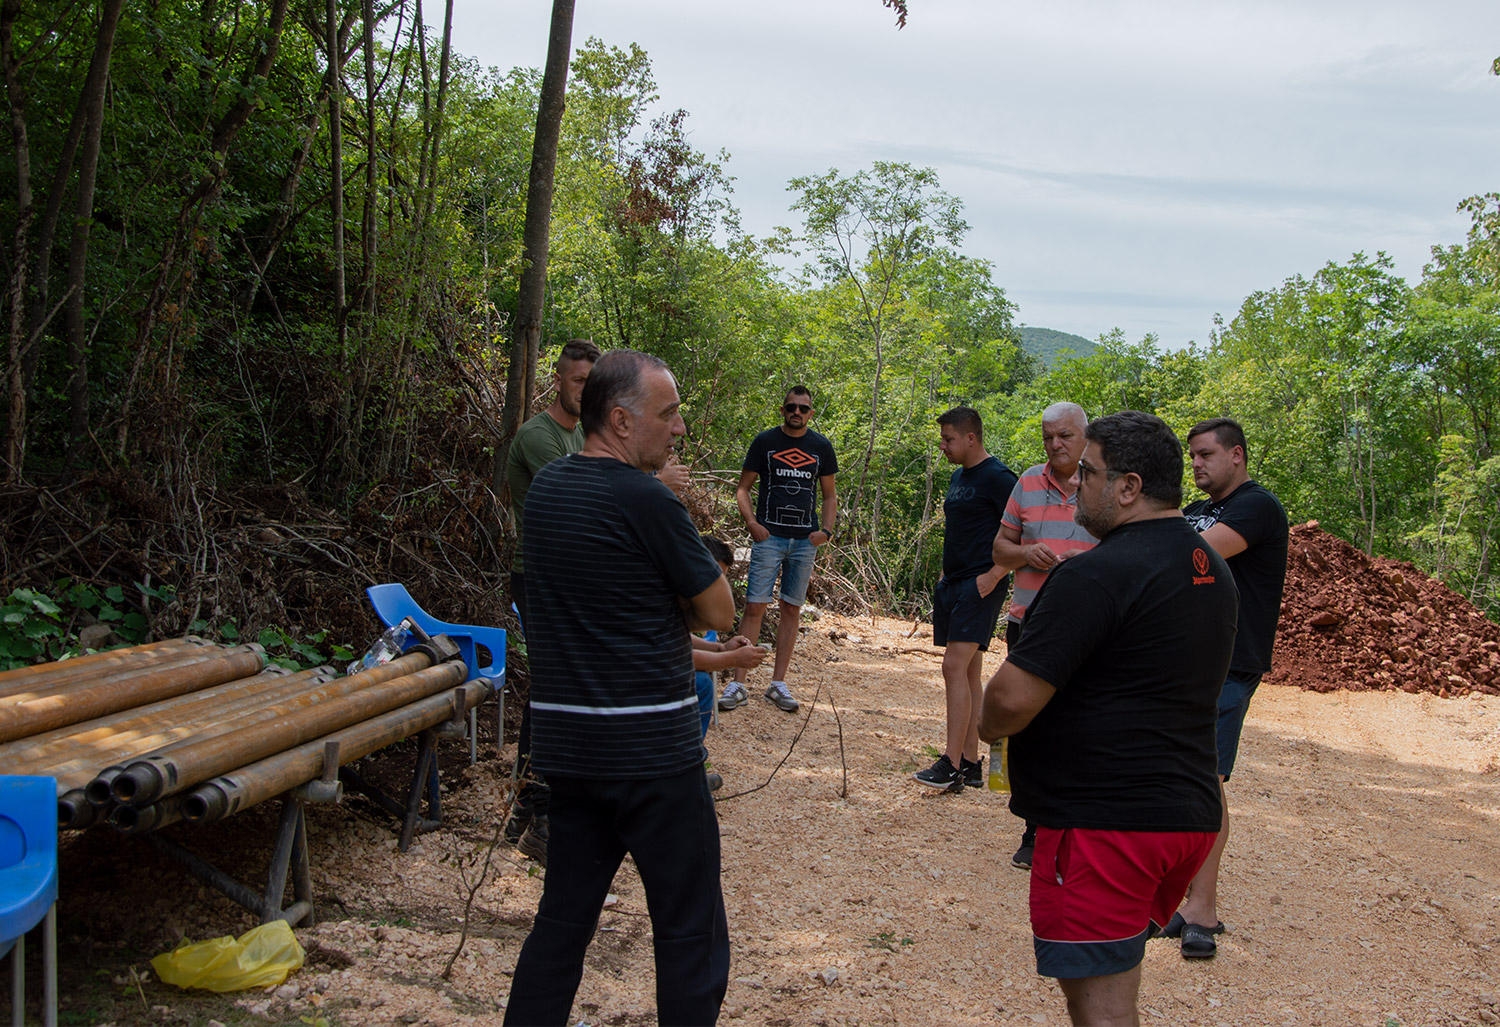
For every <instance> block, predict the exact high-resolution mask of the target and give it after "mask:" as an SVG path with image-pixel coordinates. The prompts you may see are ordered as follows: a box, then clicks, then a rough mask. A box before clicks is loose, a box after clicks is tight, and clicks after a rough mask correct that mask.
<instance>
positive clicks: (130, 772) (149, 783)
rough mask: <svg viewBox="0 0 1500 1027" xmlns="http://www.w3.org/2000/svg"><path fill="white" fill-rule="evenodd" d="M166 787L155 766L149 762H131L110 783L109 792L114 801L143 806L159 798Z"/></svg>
mask: <svg viewBox="0 0 1500 1027" xmlns="http://www.w3.org/2000/svg"><path fill="white" fill-rule="evenodd" d="M166 787H167V781H166V778H165V777H163V776H162V773H161V771H160V770H157V769H156V767H154V766H152V765H151V764H150V763H144V762H142V763H132V764H130V766H128V767H126V768H125V769H124V770H122V771H121V772H120V774H119V776H118V777H116V778H115V779H114V781H112V782H111V783H110V793H111V794H112V795H113V796H114V797H115V801H116V802H123V803H126V804H129V805H133V806H144V805H145V804H146V803H148V802H155V801H156V800H157V799H158V798H160V797H161V793H162V792H163V791H164V790H165V789H166Z"/></svg>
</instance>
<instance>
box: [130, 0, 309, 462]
mask: <svg viewBox="0 0 1500 1027" xmlns="http://www.w3.org/2000/svg"><path fill="white" fill-rule="evenodd" d="M289 2H290V0H274V3H273V6H272V8H271V11H270V15H269V17H268V19H267V26H266V38H265V39H264V40H263V41H262V42H261V43H260V44H259V45H258V46H256V47H254V48H253V49H252V51H251V52H252V54H253V60H252V62H251V64H250V66H249V67H248V68H246V69H245V74H244V79H243V82H242V85H243V86H244V87H245V90H246V91H248V90H249V88H250V87H251V86H253V85H254V84H255V83H256V82H257V81H261V80H264V79H265V78H266V77H268V76H269V75H270V74H271V69H272V68H273V67H274V66H275V64H276V53H277V50H278V49H279V48H280V45H281V32H282V29H283V27H284V26H285V25H286V10H287V4H288V3H289ZM254 110H255V104H254V103H253V102H251V101H250V100H249V99H247V98H245V97H244V96H242V97H241V98H240V99H239V100H237V101H236V102H235V103H234V104H233V105H231V106H230V108H229V110H228V111H226V112H225V113H224V116H223V117H221V118H220V119H219V121H218V123H217V124H216V125H215V126H214V133H213V137H212V142H211V145H212V147H213V151H212V153H211V154H210V155H209V158H210V159H209V161H208V166H207V169H206V170H205V171H204V172H203V174H202V175H201V176H200V177H199V179H198V182H197V184H196V185H195V186H194V187H193V189H192V190H191V191H190V192H189V193H188V194H187V195H186V196H184V197H183V199H182V204H181V205H180V207H179V208H178V212H177V228H176V231H174V232H173V234H172V236H171V237H170V238H168V239H167V242H166V244H165V245H164V246H163V247H162V257H161V260H160V262H159V263H158V265H157V271H156V279H155V281H154V282H152V284H151V288H150V289H149V290H148V292H147V294H146V302H145V305H144V306H143V307H142V308H141V310H140V313H139V314H138V315H137V316H136V326H135V339H134V346H135V357H134V358H133V359H132V361H131V365H130V378H129V381H128V382H127V383H126V386H125V391H124V398H123V399H122V400H121V404H120V430H119V433H118V435H117V436H116V439H115V447H116V449H117V450H118V451H119V452H120V453H122V454H123V453H124V452H125V444H126V441H127V440H128V438H129V435H130V409H131V404H132V401H133V400H134V397H135V383H136V379H137V378H138V377H139V375H140V372H141V367H142V365H143V364H144V363H145V359H146V353H147V351H148V350H149V349H150V345H151V332H152V329H153V328H154V327H155V326H156V315H157V314H158V313H159V312H160V310H161V307H162V304H163V303H164V302H165V301H166V297H167V293H168V290H169V288H170V286H171V282H172V279H173V277H174V276H175V275H176V274H177V257H178V254H179V253H181V252H183V251H184V250H185V249H188V248H189V243H190V241H191V239H192V236H193V232H194V231H195V230H196V229H197V226H198V223H199V222H200V221H201V220H202V218H203V212H204V211H205V210H207V209H208V207H209V205H210V204H212V203H213V202H214V200H216V199H217V198H218V196H219V193H220V192H222V191H223V188H224V177H225V175H226V174H227V169H226V166H225V156H226V155H227V154H228V152H229V148H230V147H231V146H232V145H234V141H235V139H236V138H238V136H239V134H240V130H241V129H243V128H244V127H245V122H247V121H249V120H250V115H251V114H252V113H253V112H254ZM168 377H170V369H169V370H168Z"/></svg>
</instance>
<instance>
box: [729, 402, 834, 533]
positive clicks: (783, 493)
mask: <svg viewBox="0 0 1500 1027" xmlns="http://www.w3.org/2000/svg"><path fill="white" fill-rule="evenodd" d="M838 469H839V461H838V458H837V457H836V456H834V455H833V443H831V442H829V441H828V440H827V439H826V438H824V437H823V436H821V435H819V434H818V433H817V432H815V431H812V430H809V431H807V432H804V433H803V434H802V435H800V436H798V437H796V438H794V437H792V436H791V435H788V434H787V433H786V432H784V431H782V430H781V428H779V427H776V428H770V429H768V430H766V431H763V432H761V433H760V434H759V435H757V436H755V441H754V442H752V443H750V452H748V453H746V454H745V464H744V466H743V467H742V468H741V470H745V471H754V472H755V473H756V474H758V475H760V493H759V495H758V496H757V497H756V500H755V519H756V520H757V521H760V523H761V524H763V525H765V526H766V530H767V531H769V532H770V533H771V534H772V535H775V536H777V537H778V538H807V536H809V535H811V534H812V533H813V532H815V531H817V530H819V529H820V528H821V527H822V525H821V524H819V523H818V496H819V495H820V489H819V485H818V479H819V478H821V477H823V476H824V475H829V474H833V473H835V472H837V471H838Z"/></svg>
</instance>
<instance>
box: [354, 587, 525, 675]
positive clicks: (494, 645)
mask: <svg viewBox="0 0 1500 1027" xmlns="http://www.w3.org/2000/svg"><path fill="white" fill-rule="evenodd" d="M365 594H366V595H367V596H369V597H370V605H371V606H373V607H374V608H375V616H377V617H379V618H380V621H381V623H382V624H384V625H385V626H386V627H390V626H391V625H392V624H399V623H401V621H402V620H403V619H404V618H407V617H410V618H411V621H412V623H413V624H415V625H416V626H417V627H419V628H421V629H422V630H423V631H425V632H427V633H428V634H429V635H447V636H448V637H449V638H451V639H453V641H454V642H456V643H458V651H459V655H460V656H461V657H462V658H463V661H464V664H465V665H466V666H467V667H468V668H469V676H468V680H470V681H472V680H473V679H474V678H499V679H501V680H504V678H505V629H504V628H487V627H479V626H477V625H473V624H449V623H448V622H447V621H441V620H438V619H437V618H436V617H434V616H432V614H430V613H428V612H427V611H426V610H424V609H422V607H420V606H418V605H417V601H416V600H415V599H413V598H412V597H411V593H410V592H408V591H406V586H405V585H401V584H394V583H393V584H389V585H371V586H370V587H369V588H367V589H365ZM479 645H482V646H484V647H485V648H486V649H488V650H489V651H490V663H489V664H488V665H487V666H483V667H481V666H480V665H479V658H478V652H477V646H479Z"/></svg>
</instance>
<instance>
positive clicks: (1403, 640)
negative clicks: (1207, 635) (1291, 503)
mask: <svg viewBox="0 0 1500 1027" xmlns="http://www.w3.org/2000/svg"><path fill="white" fill-rule="evenodd" d="M1273 663H1274V667H1275V669H1274V670H1272V671H1271V673H1270V674H1269V675H1267V677H1266V680H1268V681H1274V682H1276V683H1278V684H1288V685H1299V686H1301V687H1302V688H1305V689H1310V690H1311V691H1314V692H1332V691H1334V690H1336V689H1340V688H1347V689H1350V690H1352V691H1356V692H1362V691H1371V690H1384V691H1393V690H1395V689H1398V688H1399V689H1400V690H1401V691H1403V692H1432V693H1434V694H1436V695H1440V696H1443V697H1445V698H1446V697H1448V696H1452V695H1468V694H1469V693H1470V692H1484V693H1486V694H1488V695H1500V624H1496V623H1495V622H1493V621H1491V620H1488V619H1486V618H1485V616H1484V614H1482V613H1480V612H1479V610H1478V609H1477V608H1476V607H1475V606H1474V605H1473V604H1472V603H1470V602H1469V601H1468V600H1467V599H1465V598H1463V597H1462V596H1460V595H1458V594H1457V593H1456V592H1453V591H1452V590H1451V589H1449V588H1447V587H1446V586H1444V585H1443V583H1442V582H1440V581H1436V580H1434V579H1432V578H1429V577H1427V576H1426V575H1424V574H1423V573H1422V572H1421V571H1419V570H1417V568H1416V567H1414V566H1412V565H1411V564H1409V563H1403V562H1401V561H1398V560H1388V559H1386V558H1385V557H1379V556H1377V557H1370V556H1366V555H1365V554H1364V553H1363V552H1361V551H1360V550H1358V549H1356V548H1354V547H1353V546H1351V545H1349V544H1348V543H1347V542H1345V541H1343V540H1342V539H1339V538H1335V537H1334V536H1333V535H1330V534H1328V533H1327V532H1326V531H1323V530H1322V529H1320V528H1319V527H1318V522H1317V521H1308V522H1307V523H1306V524H1299V525H1297V526H1296V527H1294V528H1292V534H1291V544H1290V551H1289V553H1288V558H1287V569H1286V591H1285V593H1284V594H1283V597H1282V602H1281V621H1280V624H1279V626H1278V628H1277V633H1276V653H1275V657H1274V659H1273Z"/></svg>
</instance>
